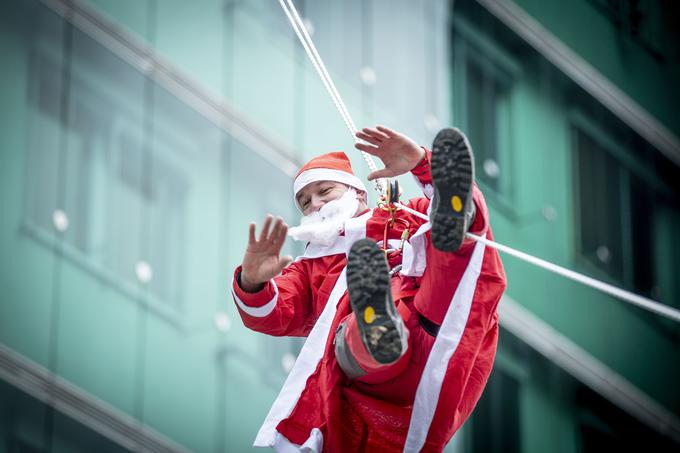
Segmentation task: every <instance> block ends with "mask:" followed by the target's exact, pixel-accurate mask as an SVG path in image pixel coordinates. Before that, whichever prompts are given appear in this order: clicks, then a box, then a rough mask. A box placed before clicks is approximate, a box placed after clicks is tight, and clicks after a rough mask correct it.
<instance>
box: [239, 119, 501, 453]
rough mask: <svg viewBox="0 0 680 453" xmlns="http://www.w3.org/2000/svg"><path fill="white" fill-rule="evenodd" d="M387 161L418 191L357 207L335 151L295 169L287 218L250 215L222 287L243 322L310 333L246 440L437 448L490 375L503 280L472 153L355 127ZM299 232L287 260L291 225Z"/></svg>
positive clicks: (386, 172)
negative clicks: (388, 204) (295, 252)
mask: <svg viewBox="0 0 680 453" xmlns="http://www.w3.org/2000/svg"><path fill="white" fill-rule="evenodd" d="M357 137H359V138H360V139H362V140H364V141H365V143H359V144H357V145H356V147H357V148H358V149H360V150H362V151H366V152H368V153H371V154H373V155H375V156H377V157H379V158H380V159H381V160H382V161H383V163H384V164H385V168H383V169H381V170H377V171H375V172H373V173H371V174H370V175H369V176H368V179H375V178H384V177H394V176H398V175H401V174H403V173H406V172H408V171H410V172H411V173H412V174H413V176H415V178H416V179H417V181H418V182H419V184H420V185H421V186H422V188H423V192H424V195H425V197H423V198H416V199H412V200H410V201H409V202H408V204H407V206H408V207H410V208H412V209H414V210H417V211H419V212H422V213H427V214H428V215H429V217H430V221H429V222H425V221H424V220H422V219H421V218H419V217H417V216H414V215H411V214H409V213H407V212H405V211H403V210H397V211H391V210H389V209H383V208H380V207H378V208H375V209H373V210H370V209H368V208H367V205H366V188H365V186H364V185H363V183H362V182H361V180H359V179H358V178H357V177H356V176H355V175H354V173H353V172H352V168H351V166H350V163H349V159H348V158H347V156H346V155H345V154H343V153H329V154H324V155H322V156H319V157H317V158H314V159H312V160H311V161H310V162H308V163H307V164H306V165H305V166H303V167H302V168H301V169H300V171H299V172H298V174H297V175H296V177H295V181H294V184H293V186H294V195H295V203H296V205H297V206H298V207H299V208H300V209H301V211H302V213H303V220H302V222H301V225H300V226H298V227H294V228H291V229H290V231H289V229H288V226H287V225H286V224H285V223H284V222H283V219H281V218H278V219H276V220H274V219H273V218H272V217H271V216H267V218H266V220H265V222H264V225H263V227H262V230H261V232H260V234H259V236H258V237H257V238H256V234H255V224H251V225H250V231H249V241H248V248H247V250H246V253H245V256H244V258H243V263H242V265H241V266H239V267H238V268H237V269H236V271H235V273H234V281H233V284H232V293H233V296H234V300H235V302H236V305H237V307H238V310H239V313H240V315H241V318H242V319H243V322H244V324H245V325H246V326H247V327H249V328H251V329H253V330H256V331H258V332H263V333H266V334H269V335H293V336H305V337H307V341H306V342H305V344H304V346H303V348H302V350H301V352H300V354H299V356H298V358H297V361H296V362H295V365H294V366H293V369H292V370H291V372H290V374H289V376H288V378H287V380H286V382H285V384H284V386H283V388H282V389H281V392H280V394H279V396H278V397H277V399H276V401H275V402H274V405H273V406H272V408H271V410H270V411H269V414H268V415H267V418H266V420H265V422H264V424H263V426H262V427H261V429H260V431H259V433H258V435H257V438H256V440H255V443H254V445H255V446H262V447H266V446H269V447H273V448H274V449H275V450H276V451H282V452H294V451H309V452H321V451H324V452H354V451H367V452H373V451H379V452H385V451H409V452H411V451H412V452H416V451H427V452H429V451H433V452H436V451H441V450H442V449H443V448H444V446H445V445H446V443H447V442H448V441H449V440H450V438H451V437H452V436H453V434H454V433H455V432H456V430H457V429H458V428H460V426H461V425H462V424H463V422H464V421H465V420H466V419H467V418H468V416H469V415H470V413H471V412H472V409H473V408H474V406H475V404H476V403H477V401H478V400H479V397H480V396H481V393H482V390H483V389H484V386H485V385H486V381H487V379H488V377H489V374H490V372H491V368H492V365H493V360H494V356H495V352H496V344H497V340H498V314H497V312H496V306H497V304H498V301H499V299H500V297H501V295H502V293H503V291H504V289H505V286H506V279H505V273H504V271H503V266H502V264H501V261H500V258H499V256H498V253H497V252H496V250H495V249H492V248H490V247H485V245H484V244H482V243H478V242H475V241H474V240H472V239H469V238H466V237H465V233H466V232H467V231H470V232H471V233H474V234H477V235H480V236H483V237H486V238H488V239H493V237H492V235H491V228H490V226H489V214H488V210H487V207H486V204H485V202H484V198H483V196H482V193H481V192H480V191H479V189H478V188H477V186H476V184H474V164H473V156H472V150H471V148H470V144H469V142H468V140H467V138H466V137H465V136H464V135H463V134H462V133H461V132H460V131H458V130H457V129H444V130H442V131H441V132H440V133H439V134H438V135H437V137H436V138H435V140H434V143H433V146H432V152H430V151H429V150H427V149H424V148H421V147H419V146H418V145H417V144H415V143H414V142H413V141H412V140H410V139H409V138H408V137H406V136H404V135H402V134H399V133H397V132H394V131H392V130H390V129H388V128H385V127H381V126H378V127H377V128H365V129H363V130H362V131H361V132H359V133H357ZM287 234H289V235H291V236H293V238H295V239H298V240H303V241H305V242H306V243H307V247H306V249H305V253H304V255H303V256H301V257H299V258H298V259H297V260H296V261H295V262H293V263H292V264H291V261H292V259H291V258H290V257H287V256H286V257H281V256H280V251H281V247H282V246H283V243H284V240H285V238H286V235H287Z"/></svg>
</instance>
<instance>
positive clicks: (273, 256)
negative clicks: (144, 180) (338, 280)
mask: <svg viewBox="0 0 680 453" xmlns="http://www.w3.org/2000/svg"><path fill="white" fill-rule="evenodd" d="M272 220H273V217H272V216H271V215H268V216H267V218H266V219H265V221H264V225H263V226H262V231H261V232H260V236H259V238H258V239H255V223H251V224H250V226H249V236H248V248H246V253H245V255H244V256H243V264H242V265H241V288H242V289H243V290H244V291H248V292H257V291H259V290H261V289H262V288H263V286H264V283H266V282H268V281H269V280H270V279H271V278H274V277H276V276H277V275H279V273H280V272H281V271H282V270H283V268H284V267H286V266H288V265H289V264H290V263H291V261H293V258H292V257H290V256H284V257H279V253H281V248H282V247H283V243H284V242H285V240H286V233H287V232H288V225H286V224H285V223H284V221H283V219H282V218H281V217H278V218H277V219H276V221H275V222H274V225H273V226H272Z"/></svg>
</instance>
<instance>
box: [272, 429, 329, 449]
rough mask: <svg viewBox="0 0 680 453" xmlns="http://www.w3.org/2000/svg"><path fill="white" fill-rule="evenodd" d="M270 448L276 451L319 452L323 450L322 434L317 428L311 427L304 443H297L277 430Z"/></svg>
mask: <svg viewBox="0 0 680 453" xmlns="http://www.w3.org/2000/svg"><path fill="white" fill-rule="evenodd" d="M272 448H273V449H274V451H275V452H277V453H321V451H323V434H322V433H321V431H320V430H319V428H312V431H311V432H310V433H309V437H308V438H307V440H306V441H305V443H303V444H302V445H298V444H294V443H293V442H291V441H289V440H288V438H286V436H284V435H283V434H281V433H278V432H277V433H276V439H275V440H274V445H272Z"/></svg>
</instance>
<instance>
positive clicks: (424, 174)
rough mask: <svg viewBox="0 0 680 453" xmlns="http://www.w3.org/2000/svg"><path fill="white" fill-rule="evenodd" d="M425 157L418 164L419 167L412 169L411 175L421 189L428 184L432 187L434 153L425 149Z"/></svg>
mask: <svg viewBox="0 0 680 453" xmlns="http://www.w3.org/2000/svg"><path fill="white" fill-rule="evenodd" d="M423 150H424V151H425V156H424V157H423V158H422V159H421V160H420V162H418V165H416V166H415V167H413V169H411V174H412V175H413V176H415V178H416V180H417V181H418V183H419V184H420V186H421V187H425V186H427V185H428V184H429V185H432V174H431V173H430V163H431V162H432V151H430V150H429V149H427V148H425V147H423Z"/></svg>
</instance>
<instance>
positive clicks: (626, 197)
mask: <svg viewBox="0 0 680 453" xmlns="http://www.w3.org/2000/svg"><path fill="white" fill-rule="evenodd" d="M630 191H631V181H630V174H629V173H628V170H625V169H624V168H622V167H619V193H620V194H621V197H620V198H619V200H620V203H621V204H620V206H621V243H622V244H621V264H622V272H623V284H624V285H625V286H626V287H628V288H632V287H633V285H634V279H633V247H632V245H633V240H634V238H633V228H632V224H631V222H632V220H633V216H632V212H631V196H630V195H631V194H630Z"/></svg>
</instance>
